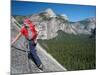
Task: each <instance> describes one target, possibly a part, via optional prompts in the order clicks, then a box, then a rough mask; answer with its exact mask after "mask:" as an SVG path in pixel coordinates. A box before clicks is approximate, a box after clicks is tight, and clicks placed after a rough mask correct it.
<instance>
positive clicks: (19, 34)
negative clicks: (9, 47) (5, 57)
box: [11, 32, 22, 44]
mask: <svg viewBox="0 0 100 75" xmlns="http://www.w3.org/2000/svg"><path fill="white" fill-rule="evenodd" d="M21 35H22V34H21V32H19V33H18V34H17V36H16V37H15V39H14V40H13V41H12V42H11V44H13V43H15V42H16V41H17V40H18V39H19V38H20V37H21Z"/></svg>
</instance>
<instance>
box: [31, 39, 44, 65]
mask: <svg viewBox="0 0 100 75" xmlns="http://www.w3.org/2000/svg"><path fill="white" fill-rule="evenodd" d="M35 46H36V44H35V43H34V42H33V41H29V49H30V52H31V54H32V58H33V59H34V62H35V63H36V65H37V66H39V65H40V64H42V63H41V60H40V58H39V57H38V55H37V53H36V50H35Z"/></svg>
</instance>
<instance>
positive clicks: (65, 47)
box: [38, 31, 96, 71]
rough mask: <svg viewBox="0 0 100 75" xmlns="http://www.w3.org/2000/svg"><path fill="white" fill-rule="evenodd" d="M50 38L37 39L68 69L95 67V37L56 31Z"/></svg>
mask: <svg viewBox="0 0 100 75" xmlns="http://www.w3.org/2000/svg"><path fill="white" fill-rule="evenodd" d="M58 33H59V34H58V36H57V37H55V38H53V39H50V40H38V42H39V43H40V45H41V46H42V47H43V48H45V49H46V50H47V52H48V53H50V54H51V55H52V56H53V57H54V58H55V59H56V60H57V61H58V62H59V63H61V64H62V65H63V66H64V67H65V68H66V69H68V70H69V71H72V70H86V69H95V68H96V63H95V61H96V56H95V54H96V50H95V38H91V39H90V38H89V35H73V34H66V33H64V32H62V31H58Z"/></svg>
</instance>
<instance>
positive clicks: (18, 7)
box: [11, 1, 96, 21]
mask: <svg viewBox="0 0 100 75" xmlns="http://www.w3.org/2000/svg"><path fill="white" fill-rule="evenodd" d="M47 8H51V9H52V10H53V11H54V12H55V13H56V14H66V15H67V16H68V18H69V20H70V21H79V20H83V19H85V18H89V17H96V6H90V5H72V4H57V3H43V2H22V1H12V4H11V12H12V15H26V16H27V15H32V14H34V13H35V14H37V13H40V12H41V11H44V10H46V9H47Z"/></svg>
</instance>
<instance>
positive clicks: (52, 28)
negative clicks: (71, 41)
mask: <svg viewBox="0 0 100 75" xmlns="http://www.w3.org/2000/svg"><path fill="white" fill-rule="evenodd" d="M30 19H31V20H32V22H33V23H34V24H36V26H37V28H38V30H39V31H40V32H39V36H38V38H39V39H52V38H54V37H56V36H57V35H58V33H57V31H58V30H62V31H64V32H66V33H69V34H75V35H77V34H89V35H90V34H91V30H92V29H95V28H96V20H95V18H88V19H85V20H82V21H78V22H70V21H69V18H68V17H67V16H66V15H65V14H61V15H56V14H55V12H54V11H53V10H52V9H50V8H48V9H46V10H44V11H42V12H40V13H39V14H33V15H32V16H31V17H30Z"/></svg>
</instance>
